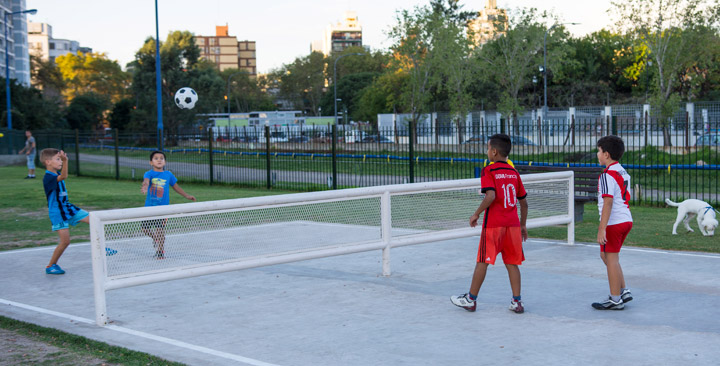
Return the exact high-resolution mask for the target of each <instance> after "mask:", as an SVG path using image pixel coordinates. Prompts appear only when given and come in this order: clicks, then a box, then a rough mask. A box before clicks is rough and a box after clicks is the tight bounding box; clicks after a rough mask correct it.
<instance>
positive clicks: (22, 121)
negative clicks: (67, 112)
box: [0, 78, 64, 130]
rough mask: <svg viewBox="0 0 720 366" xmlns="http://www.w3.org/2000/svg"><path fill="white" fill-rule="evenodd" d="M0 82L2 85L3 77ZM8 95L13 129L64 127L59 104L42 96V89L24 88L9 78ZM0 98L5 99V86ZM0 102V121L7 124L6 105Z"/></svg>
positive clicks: (0, 92)
mask: <svg viewBox="0 0 720 366" xmlns="http://www.w3.org/2000/svg"><path fill="white" fill-rule="evenodd" d="M0 82H2V83H3V85H4V84H5V79H4V78H0ZM10 97H11V98H12V100H11V104H12V122H13V128H14V129H20V130H22V129H31V130H40V129H47V128H62V127H64V121H63V120H62V117H61V111H60V106H59V105H58V104H57V103H56V102H55V101H54V100H51V99H46V98H44V97H43V95H42V91H40V90H38V89H36V88H33V87H30V88H26V87H24V86H23V85H21V84H19V83H18V82H17V80H14V79H13V80H10ZM0 100H5V88H2V90H1V91H0ZM1 104H2V105H0V114H1V116H0V121H2V123H3V125H4V126H7V109H6V105H5V103H1Z"/></svg>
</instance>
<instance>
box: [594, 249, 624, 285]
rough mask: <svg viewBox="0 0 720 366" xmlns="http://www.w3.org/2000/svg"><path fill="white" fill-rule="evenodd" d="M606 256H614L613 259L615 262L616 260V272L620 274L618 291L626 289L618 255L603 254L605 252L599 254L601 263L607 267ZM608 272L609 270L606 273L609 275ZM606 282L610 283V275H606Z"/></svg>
mask: <svg viewBox="0 0 720 366" xmlns="http://www.w3.org/2000/svg"><path fill="white" fill-rule="evenodd" d="M607 254H615V257H616V260H617V268H618V270H619V272H620V289H624V288H627V286H625V275H623V271H622V266H620V253H605V252H600V258H601V259H602V261H603V263H605V266H607V265H608V259H607V256H606V255H607ZM609 271H610V269H609V268H608V273H609ZM608 282H610V275H609V274H608ZM610 290H611V291H612V288H611V289H610Z"/></svg>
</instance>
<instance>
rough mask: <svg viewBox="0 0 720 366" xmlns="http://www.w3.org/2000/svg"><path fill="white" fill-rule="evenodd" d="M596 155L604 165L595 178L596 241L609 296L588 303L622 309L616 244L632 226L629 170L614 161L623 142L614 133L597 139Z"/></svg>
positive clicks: (624, 293)
mask: <svg viewBox="0 0 720 366" xmlns="http://www.w3.org/2000/svg"><path fill="white" fill-rule="evenodd" d="M597 148H598V152H597V158H598V162H600V165H604V166H605V167H606V168H605V170H603V172H602V174H600V178H599V179H598V210H599V211H600V226H599V227H598V235H597V242H598V244H600V258H602V260H603V263H605V266H606V267H607V274H608V283H609V284H610V296H608V298H607V299H606V300H603V301H600V302H596V303H593V304H592V307H593V308H595V309H598V310H622V309H624V308H625V303H627V302H628V301H630V300H632V294H630V290H628V289H627V287H626V285H625V277H624V276H623V271H622V267H620V248H622V245H623V243H624V242H625V238H627V235H628V233H630V230H631V229H632V224H633V220H632V215H631V214H630V191H629V187H630V174H628V172H627V171H626V170H625V168H623V167H622V165H620V163H618V160H620V158H622V156H623V153H624V152H625V143H624V142H623V140H622V139H621V138H620V137H618V136H605V137H603V138H601V139H600V140H598V142H597Z"/></svg>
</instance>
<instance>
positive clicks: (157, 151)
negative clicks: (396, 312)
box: [150, 150, 167, 161]
mask: <svg viewBox="0 0 720 366" xmlns="http://www.w3.org/2000/svg"><path fill="white" fill-rule="evenodd" d="M155 154H162V156H163V158H165V160H167V156H165V153H164V152H162V151H160V150H155V151H153V152H151V153H150V161H152V159H153V157H154V156H155Z"/></svg>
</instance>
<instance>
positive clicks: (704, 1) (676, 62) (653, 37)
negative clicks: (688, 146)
mask: <svg viewBox="0 0 720 366" xmlns="http://www.w3.org/2000/svg"><path fill="white" fill-rule="evenodd" d="M612 6H613V8H612V10H613V12H614V13H615V17H616V20H617V21H616V25H617V27H618V29H620V30H621V31H624V32H626V33H628V34H630V35H632V36H633V37H634V40H635V41H636V42H638V43H639V44H642V45H644V46H645V47H647V49H648V51H649V57H650V59H651V60H652V61H653V67H654V68H655V69H656V75H655V76H656V85H655V87H656V89H655V90H656V91H655V93H654V95H653V98H652V100H653V102H652V105H653V107H654V108H656V109H657V110H659V111H660V117H661V121H662V123H663V126H664V128H663V130H664V135H665V145H666V146H669V145H670V144H671V142H670V131H669V129H668V126H669V119H670V118H671V117H672V115H673V114H674V113H675V111H676V110H677V107H678V104H679V102H680V96H679V95H678V93H677V92H676V86H677V84H678V77H679V75H680V74H681V72H682V71H683V70H686V69H687V68H689V67H690V66H691V64H692V63H693V61H694V59H695V58H696V57H697V53H698V52H702V50H701V49H702V47H697V46H698V45H700V44H703V43H704V42H703V36H704V35H707V33H706V32H703V30H704V29H705V28H709V27H712V26H714V25H715V24H716V22H717V20H718V14H720V3H719V2H718V1H717V0H623V1H613V2H612Z"/></svg>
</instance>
